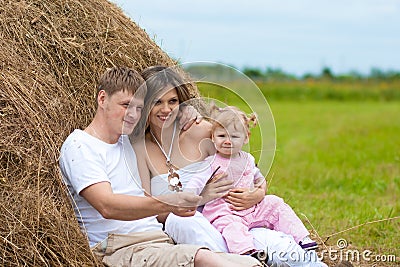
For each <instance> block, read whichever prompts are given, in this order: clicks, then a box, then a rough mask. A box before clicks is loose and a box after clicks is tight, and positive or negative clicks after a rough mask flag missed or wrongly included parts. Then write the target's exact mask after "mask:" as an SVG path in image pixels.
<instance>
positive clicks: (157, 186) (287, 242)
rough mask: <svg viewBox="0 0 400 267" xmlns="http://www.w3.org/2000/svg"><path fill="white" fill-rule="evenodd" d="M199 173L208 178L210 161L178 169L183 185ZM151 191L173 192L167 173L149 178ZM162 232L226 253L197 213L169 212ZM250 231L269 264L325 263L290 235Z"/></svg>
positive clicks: (180, 241) (215, 233) (219, 237)
mask: <svg viewBox="0 0 400 267" xmlns="http://www.w3.org/2000/svg"><path fill="white" fill-rule="evenodd" d="M199 172H201V173H204V175H206V176H207V177H209V176H210V175H211V168H210V166H209V163H208V162H206V161H201V162H196V163H193V164H190V165H188V166H186V167H184V168H182V169H180V170H178V171H177V173H178V174H179V178H180V181H181V183H182V186H183V188H185V185H186V184H187V182H188V181H189V179H190V178H191V177H192V175H194V174H195V173H196V175H201V174H199ZM151 192H152V195H153V196H158V195H165V194H172V193H173V192H172V191H170V190H169V189H168V174H161V175H158V176H154V177H153V178H151ZM165 232H166V233H167V234H168V235H169V236H170V237H171V238H173V239H174V240H175V242H176V243H178V244H194V245H201V246H206V247H208V248H210V249H211V250H213V251H220V252H228V249H227V247H226V243H225V240H224V239H223V237H222V235H221V234H220V233H219V232H218V231H217V229H215V228H214V227H213V226H212V225H211V224H210V222H209V221H208V220H207V219H206V218H204V217H203V215H202V214H201V213H200V212H196V214H195V216H193V217H179V216H176V215H174V214H172V213H171V214H170V215H169V216H168V218H167V220H166V222H165ZM250 232H251V233H252V234H253V236H254V244H255V246H256V248H257V249H263V250H265V251H267V253H268V258H269V260H268V264H269V265H270V266H296V267H297V266H309V267H311V266H327V265H325V264H324V263H322V262H321V261H319V259H318V257H317V254H316V253H315V252H314V251H312V252H306V251H304V250H303V249H302V248H301V247H300V246H299V245H298V244H297V243H296V242H295V241H294V239H293V237H292V236H289V235H286V234H284V233H281V232H277V231H274V230H270V229H266V228H254V229H251V230H250Z"/></svg>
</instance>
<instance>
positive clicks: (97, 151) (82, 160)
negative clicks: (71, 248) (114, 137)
mask: <svg viewBox="0 0 400 267" xmlns="http://www.w3.org/2000/svg"><path fill="white" fill-rule="evenodd" d="M60 168H61V173H62V175H63V179H64V182H65V184H66V185H67V187H68V190H69V193H70V197H71V199H72V204H73V206H74V210H75V215H76V217H77V219H78V222H79V225H80V227H81V230H82V231H83V232H85V233H86V234H87V236H88V239H89V244H90V246H91V247H92V246H94V245H95V244H96V243H98V242H101V241H103V240H104V239H106V238H107V236H108V234H111V233H119V234H126V233H130V232H144V231H152V230H161V229H162V225H161V224H160V223H158V222H157V219H156V218H155V216H152V217H148V218H144V219H140V220H135V221H119V220H111V219H105V218H103V216H101V214H100V213H99V212H98V211H97V210H96V209H95V208H93V207H92V206H91V205H90V204H89V203H88V202H87V201H86V200H85V199H84V198H83V197H81V196H80V195H79V193H80V192H81V191H82V190H83V189H85V188H86V187H88V186H90V185H93V184H95V183H99V182H109V183H110V184H111V188H112V190H113V192H114V193H115V194H125V195H132V196H144V193H143V189H142V184H141V181H140V177H139V173H138V168H137V161H136V154H135V152H134V150H133V148H132V146H131V144H130V142H129V139H128V137H127V136H121V137H120V138H119V140H118V142H117V143H115V144H108V143H105V142H103V141H101V140H99V139H97V138H95V137H93V136H91V135H89V134H88V133H86V132H84V131H82V130H75V131H74V132H73V133H71V134H70V135H69V136H68V138H67V139H66V140H65V142H64V144H63V145H62V147H61V156H60Z"/></svg>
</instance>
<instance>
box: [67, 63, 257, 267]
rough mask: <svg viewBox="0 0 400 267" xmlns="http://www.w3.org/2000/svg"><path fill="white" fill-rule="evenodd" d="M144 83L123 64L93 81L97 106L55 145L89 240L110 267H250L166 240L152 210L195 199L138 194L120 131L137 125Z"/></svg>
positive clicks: (177, 210)
mask: <svg viewBox="0 0 400 267" xmlns="http://www.w3.org/2000/svg"><path fill="white" fill-rule="evenodd" d="M145 94H146V87H145V85H144V81H143V79H142V78H141V77H140V75H139V74H138V73H137V72H136V71H134V70H132V69H129V68H112V69H110V70H107V71H106V72H105V73H104V74H103V75H102V77H101V78H100V82H99V88H98V94H97V110H96V114H95V117H94V119H93V120H92V122H91V123H90V124H89V126H88V127H87V128H86V129H85V130H83V131H82V130H75V131H74V132H73V133H71V134H70V135H69V136H68V138H67V139H66V140H65V142H64V144H63V146H62V148H61V157H60V168H61V172H62V174H63V177H64V180H65V183H66V184H67V187H68V189H69V192H70V194H71V198H72V200H73V204H74V209H75V214H76V216H77V219H78V222H79V224H80V227H81V229H82V231H84V232H85V233H86V234H87V237H88V239H89V244H90V246H91V247H92V248H93V250H94V251H95V253H96V255H98V256H100V257H101V258H102V260H103V262H104V263H105V264H106V265H109V266H117V265H118V266H194V265H195V266H256V265H259V262H258V261H256V260H255V259H253V258H251V257H245V256H238V255H229V256H226V255H225V256H221V255H220V254H216V253H213V252H211V251H209V250H208V249H206V248H203V247H200V246H196V245H183V244H182V245H173V244H172V243H173V242H172V240H171V239H170V238H169V237H168V236H167V235H166V234H164V232H163V231H162V225H161V224H160V223H158V222H157V220H156V218H155V215H157V214H160V213H165V212H172V213H174V214H176V215H178V216H183V217H185V216H192V215H193V214H194V213H195V210H196V206H197V205H198V203H199V201H200V199H201V197H199V196H196V195H194V194H191V193H183V192H180V193H176V194H171V195H166V196H160V197H158V199H155V198H151V197H146V196H144V193H143V189H142V187H141V182H140V178H139V175H138V170H137V165H136V164H137V163H136V155H135V152H134V151H133V149H132V147H131V146H130V143H129V140H128V138H127V136H126V135H128V134H130V133H131V132H132V131H133V129H134V127H135V125H136V123H137V122H138V120H139V118H140V116H141V111H142V108H143V105H144V103H143V99H144V96H145Z"/></svg>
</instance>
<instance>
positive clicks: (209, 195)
mask: <svg viewBox="0 0 400 267" xmlns="http://www.w3.org/2000/svg"><path fill="white" fill-rule="evenodd" d="M225 176H226V174H225V173H221V174H217V175H215V176H214V177H213V178H212V180H211V181H210V182H208V183H207V184H206V186H204V188H203V191H201V194H200V196H202V197H203V199H202V200H201V201H200V205H204V204H205V203H207V202H209V201H210V200H213V199H216V198H220V197H223V196H225V195H227V193H228V192H229V189H231V188H232V186H233V180H225V179H223V180H219V179H221V178H222V177H225Z"/></svg>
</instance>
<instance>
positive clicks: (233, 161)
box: [186, 107, 317, 254]
mask: <svg viewBox="0 0 400 267" xmlns="http://www.w3.org/2000/svg"><path fill="white" fill-rule="evenodd" d="M214 109H215V110H216V112H213V116H212V119H213V126H212V140H213V142H214V144H215V148H216V150H217V152H216V154H215V155H213V156H210V157H208V158H206V159H205V160H208V161H210V164H211V169H212V170H211V172H214V171H215V170H217V168H218V172H217V173H216V174H218V173H222V172H223V173H226V174H227V177H226V178H223V179H230V180H234V187H236V188H250V189H252V188H258V187H261V188H263V189H264V190H265V189H266V181H265V178H264V176H263V175H262V174H261V172H260V170H259V169H258V168H257V166H256V165H255V160H254V157H253V156H252V155H251V154H249V153H247V152H244V151H242V147H243V145H244V144H246V143H247V142H248V140H249V133H250V131H249V128H250V122H253V125H255V123H256V117H255V115H254V114H253V115H251V116H250V117H247V115H246V114H245V113H243V112H242V111H240V110H239V109H237V108H236V107H225V108H222V109H221V108H214ZM208 178H209V177H207V176H204V175H202V176H200V175H196V176H194V177H192V179H191V180H190V181H189V183H188V184H187V185H186V188H187V189H189V190H190V189H195V190H196V189H197V190H200V191H201V190H202V188H203V187H204V186H205V184H206V183H207V179H208ZM202 213H203V215H204V217H206V218H207V219H208V220H209V221H210V222H211V223H212V224H213V225H214V227H215V228H216V229H217V230H218V231H220V232H221V234H222V236H223V237H224V238H225V241H226V243H227V247H228V249H229V251H230V252H232V253H237V254H252V253H255V252H256V248H255V246H254V243H253V236H252V235H251V234H250V233H249V229H252V228H255V227H267V228H269V229H273V230H277V231H281V232H283V233H286V234H289V235H292V236H293V238H294V240H295V241H296V242H297V243H299V244H300V246H302V247H303V249H305V250H311V249H316V248H317V243H316V242H314V241H313V240H311V239H310V238H309V232H308V231H307V229H306V228H305V226H304V225H303V223H302V222H301V220H300V219H299V217H297V215H296V214H295V212H294V211H293V209H292V208H291V207H289V206H288V205H287V204H286V203H285V202H284V201H283V200H282V199H281V198H279V197H277V196H274V195H266V196H265V197H264V199H263V200H262V201H261V202H259V203H258V204H256V205H255V206H253V207H251V208H248V209H245V210H240V211H236V210H232V209H231V207H230V204H229V203H227V202H226V201H225V199H224V198H217V199H215V200H213V201H210V202H208V203H207V204H205V206H204V209H203V211H202Z"/></svg>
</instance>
